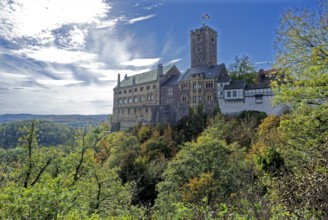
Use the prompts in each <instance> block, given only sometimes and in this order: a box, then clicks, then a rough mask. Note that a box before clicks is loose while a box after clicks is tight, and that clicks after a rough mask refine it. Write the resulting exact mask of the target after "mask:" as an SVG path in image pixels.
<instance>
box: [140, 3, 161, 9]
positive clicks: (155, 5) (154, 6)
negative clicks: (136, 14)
mask: <svg viewBox="0 0 328 220" xmlns="http://www.w3.org/2000/svg"><path fill="white" fill-rule="evenodd" d="M162 5H163V4H162V3H161V2H160V3H156V4H153V5H149V6H146V7H143V9H145V10H152V9H154V8H158V7H160V6H162Z"/></svg>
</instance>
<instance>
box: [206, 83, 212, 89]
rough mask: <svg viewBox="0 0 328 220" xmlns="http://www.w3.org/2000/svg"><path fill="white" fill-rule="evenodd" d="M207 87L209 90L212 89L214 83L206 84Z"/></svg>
mask: <svg viewBox="0 0 328 220" xmlns="http://www.w3.org/2000/svg"><path fill="white" fill-rule="evenodd" d="M205 87H206V88H207V89H211V88H213V82H206V84H205Z"/></svg>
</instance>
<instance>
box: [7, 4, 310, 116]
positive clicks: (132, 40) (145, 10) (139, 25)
mask: <svg viewBox="0 0 328 220" xmlns="http://www.w3.org/2000/svg"><path fill="white" fill-rule="evenodd" d="M313 2H314V0H156V1H154V0H139V1H136V0H0V114H19V113H30V114H56V115H61V114H83V115H94V114H110V113H112V107H113V88H114V87H115V86H116V83H117V74H118V73H120V74H121V75H125V74H127V75H133V74H137V73H141V72H144V71H148V70H151V69H154V68H156V66H157V64H158V63H162V64H164V65H167V64H172V63H174V64H175V65H176V66H177V67H178V68H179V70H180V71H181V72H182V73H183V72H184V71H186V70H187V69H188V68H189V66H190V59H189V57H190V52H189V46H190V42H189V33H190V31H191V30H193V29H196V28H200V27H201V25H202V15H203V14H205V13H207V14H208V15H209V16H210V19H208V20H206V25H208V26H210V27H212V28H214V29H215V30H217V32H218V63H219V64H220V63H225V65H226V66H227V68H229V65H230V64H231V63H232V62H233V61H234V58H235V56H239V57H241V56H243V55H247V56H249V57H250V60H251V61H252V63H253V64H254V65H255V67H256V69H260V68H265V69H268V68H270V65H271V63H272V62H274V39H275V34H274V33H275V29H277V28H278V26H279V19H280V17H281V15H282V12H283V10H286V9H289V8H295V7H304V6H311V5H312V4H313Z"/></svg>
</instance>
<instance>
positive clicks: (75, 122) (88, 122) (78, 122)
mask: <svg viewBox="0 0 328 220" xmlns="http://www.w3.org/2000/svg"><path fill="white" fill-rule="evenodd" d="M34 119H35V120H45V121H50V122H54V123H59V124H62V125H65V126H69V127H74V128H79V127H89V126H98V125H99V124H100V123H101V122H104V121H108V119H109V115H32V114H4V115H0V124H1V123H4V122H13V121H25V120H34Z"/></svg>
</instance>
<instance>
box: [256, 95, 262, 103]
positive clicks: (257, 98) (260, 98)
mask: <svg viewBox="0 0 328 220" xmlns="http://www.w3.org/2000/svg"><path fill="white" fill-rule="evenodd" d="M262 103H263V96H261V95H256V96H255V104H262Z"/></svg>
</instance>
